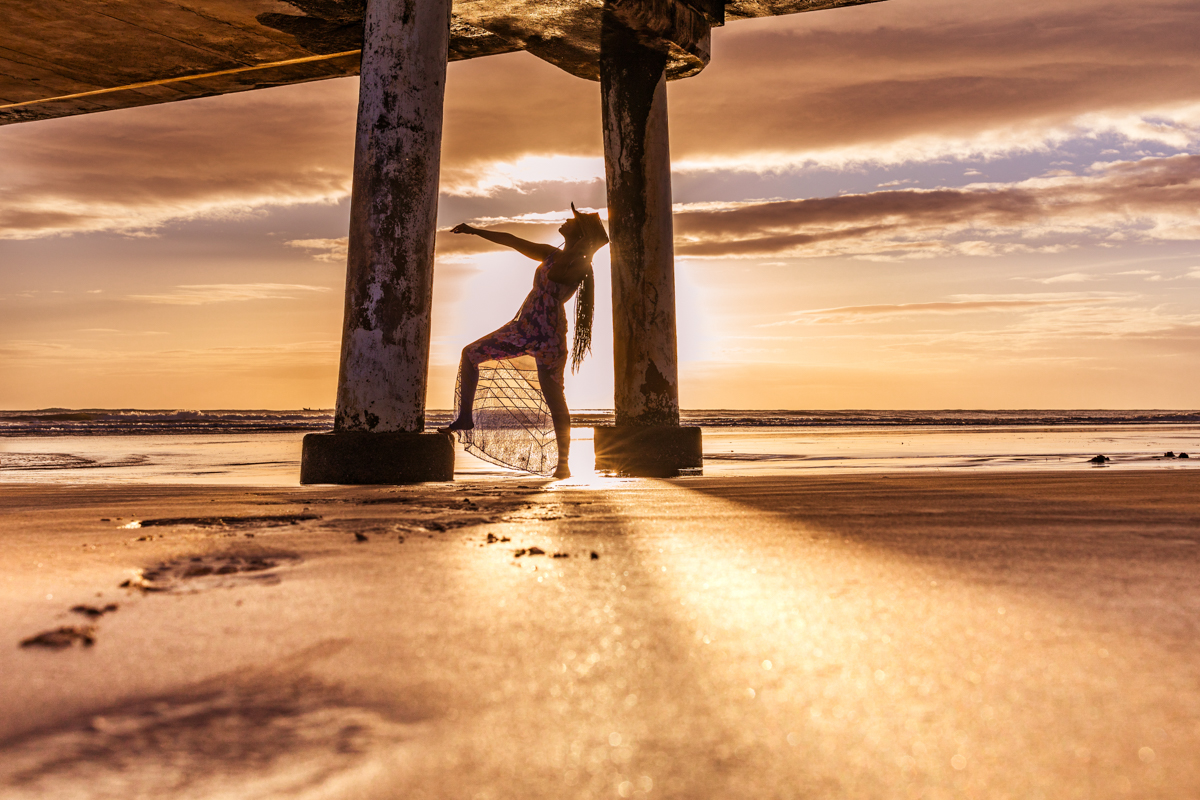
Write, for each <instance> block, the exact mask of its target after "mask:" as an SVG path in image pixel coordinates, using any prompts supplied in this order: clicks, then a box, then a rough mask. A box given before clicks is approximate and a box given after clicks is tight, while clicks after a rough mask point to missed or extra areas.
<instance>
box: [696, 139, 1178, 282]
mask: <svg viewBox="0 0 1200 800" xmlns="http://www.w3.org/2000/svg"><path fill="white" fill-rule="evenodd" d="M1197 207H1200V156H1192V155H1180V156H1171V157H1166V158H1147V159H1143V160H1140V161H1122V162H1113V163H1109V164H1103V165H1096V166H1095V167H1094V168H1093V169H1092V170H1091V171H1090V173H1089V174H1087V175H1082V176H1076V175H1069V176H1057V177H1040V178H1033V179H1030V180H1026V181H1019V182H1015V183H1006V184H1005V183H980V184H972V185H970V186H967V187H964V188H960V189H946V188H942V189H931V190H924V189H902V190H887V191H878V192H870V193H865V194H850V195H842V196H839V197H830V198H816V199H807V200H781V201H766V202H742V203H723V204H705V205H698V206H690V205H680V206H677V207H676V213H675V232H676V251H677V252H678V253H680V254H681V255H686V256H695V257H749V256H763V255H767V254H777V255H790V256H793V257H814V256H857V257H872V258H890V259H899V258H920V257H930V256H935V255H948V254H954V253H957V254H963V255H996V254H1000V253H1013V252H1035V251H1039V250H1040V251H1043V252H1046V251H1049V252H1054V251H1056V250H1061V249H1063V248H1065V247H1069V246H1073V244H1075V243H1076V242H1078V241H1080V240H1087V239H1094V238H1098V237H1102V236H1110V237H1111V236H1113V235H1114V234H1119V235H1120V236H1121V237H1122V238H1125V239H1127V240H1128V239H1141V240H1196V239H1200V220H1198V219H1197V217H1196V214H1195V209H1196V208H1197ZM1085 279H1088V276H1086V275H1083V274H1081V273H1070V274H1067V275H1061V276H1057V277H1054V278H1048V279H1045V280H1044V281H1043V282H1047V283H1058V282H1075V281H1080V280H1085Z"/></svg>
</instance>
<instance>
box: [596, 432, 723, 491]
mask: <svg viewBox="0 0 1200 800" xmlns="http://www.w3.org/2000/svg"><path fill="white" fill-rule="evenodd" d="M703 465H704V448H703V445H702V443H701V439H700V429H699V428H694V427H680V426H678V425H655V426H646V427H639V426H633V425H620V426H617V427H613V428H596V469H597V470H605V471H609V470H611V471H613V472H617V473H619V474H622V475H634V476H637V477H641V478H673V477H675V476H677V475H679V474H680V472H682V471H683V470H695V469H699V468H701V467H702V466H703Z"/></svg>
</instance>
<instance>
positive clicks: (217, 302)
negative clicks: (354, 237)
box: [0, 0, 1200, 409]
mask: <svg viewBox="0 0 1200 800" xmlns="http://www.w3.org/2000/svg"><path fill="white" fill-rule="evenodd" d="M1198 41H1200V3H1197V2H1195V0H1144V1H1143V2H1140V3H1137V4H1132V5H1131V4H1130V3H1128V2H1127V0H1120V2H1117V1H1116V0H1003V1H1002V2H1001V1H999V0H971V2H963V0H888V1H887V2H883V3H876V4H871V5H865V6H859V7H851V8H842V9H835V10H830V11H823V12H814V13H806V14H798V15H794V16H790V17H777V18H771V19H760V20H747V21H739V22H734V23H731V24H729V25H728V26H726V27H724V28H720V29H716V30H714V32H713V45H712V49H713V57H712V62H711V64H710V65H709V66H708V67H707V68H706V69H705V70H704V71H703V72H702V73H701V74H700V75H698V76H696V77H694V78H690V79H687V80H683V81H677V82H673V83H671V84H669V89H668V103H669V108H670V135H671V151H672V164H673V190H674V202H675V235H676V245H675V248H676V283H677V309H678V325H679V342H680V345H679V351H680V365H679V371H680V402H681V405H682V406H683V407H684V408H693V409H705V408H744V409H755V408H761V409H788V408H790V409H867V408H874V409H886V408H897V409H899V408H912V409H921V408H934V409H943V408H976V409H988V408H996V409H999V408H1142V409H1148V408H1188V409H1194V408H1196V407H1197V406H1198V405H1200V402H1198V400H1200V48H1198V47H1197V42H1198ZM357 86H358V84H357V79H354V78H345V79H337V80H330V81H323V82H318V83H311V84H304V85H299V86H289V87H280V88H275V89H268V90H260V91H255V92H247V93H243V94H238V95H228V96H224V97H213V98H205V99H200V100H191V101H186V102H181V103H172V104H166V105H160V106H153V107H148V108H139V109H130V110H123V111H111V112H105V113H101V114H93V115H85V116H81V117H73V118H67V119H60V120H50V121H44V122H34V123H25V124H17V125H10V126H6V127H3V128H0V375H2V376H3V377H2V378H0V408H7V409H27V408H48V407H62V408H188V409H205V408H300V407H310V408H331V407H332V405H333V402H334V394H335V390H336V380H337V358H338V342H339V337H340V334H341V323H342V292H343V285H344V280H345V248H346V244H345V236H346V231H347V226H348V197H349V192H350V171H351V160H352V153H353V136H354V114H355V102H356V92H357ZM572 200H574V201H575V203H576V204H578V205H580V206H581V207H588V208H595V209H603V206H604V182H603V158H602V142H601V131H600V98H599V86H598V84H595V83H591V82H588V81H584V80H581V79H578V78H574V77H572V76H570V75H567V74H566V73H564V72H561V71H559V70H558V69H556V68H555V67H553V66H551V65H549V64H547V63H545V62H542V61H540V60H538V59H537V58H535V57H534V56H531V55H529V54H527V53H512V54H508V55H503V56H493V57H488V58H481V59H475V60H471V61H464V62H456V63H454V64H451V65H450V67H449V75H448V79H447V94H446V110H445V131H444V140H443V152H442V189H441V197H440V201H439V225H440V226H441V227H442V228H443V232H442V233H441V234H439V239H438V247H437V256H436V267H435V288H434V308H433V343H432V353H431V364H430V385H429V395H428V406H429V407H430V408H432V409H441V408H449V407H450V406H451V405H452V399H453V398H452V391H453V381H454V369H455V365H456V363H457V360H458V353H459V351H460V350H461V348H462V346H463V345H464V344H466V343H467V342H470V341H472V340H473V339H475V338H478V337H479V336H481V335H483V334H484V333H487V332H488V331H490V330H492V329H493V328H495V327H497V326H499V325H500V324H503V323H504V322H506V321H507V320H508V319H510V318H511V317H512V315H513V313H514V312H515V310H516V308H517V307H518V306H519V304H520V302H521V299H522V298H523V297H524V295H525V294H526V292H528V290H529V286H530V283H531V280H532V267H533V266H534V264H533V262H531V261H529V260H527V259H524V258H522V257H521V256H519V255H517V254H515V253H512V252H510V251H502V250H499V249H497V248H494V247H491V246H489V245H487V244H486V243H485V242H482V241H481V240H478V239H474V238H466V237H460V236H452V235H450V234H449V233H448V232H446V231H448V229H449V228H450V227H452V226H453V225H454V224H456V223H458V222H462V221H467V222H471V223H472V224H476V225H482V226H496V227H499V228H501V229H504V230H509V231H511V232H513V233H516V234H518V235H520V236H524V237H526V238H532V239H537V240H542V241H549V242H553V243H557V242H558V238H557V235H556V233H555V229H556V228H557V227H558V224H559V223H560V222H561V220H562V219H563V218H564V215H565V213H566V210H567V206H568V203H569V202H571V201H572ZM596 266H597V319H596V335H595V340H594V351H595V355H594V356H593V357H592V358H591V359H590V360H589V361H588V362H587V363H586V364H585V366H584V368H583V369H581V370H580V372H579V374H578V375H569V376H568V382H567V397H568V401H569V402H570V404H571V406H572V407H573V408H577V409H584V408H606V407H611V405H612V355H611V347H612V338H611V313H610V305H609V303H610V295H609V283H608V261H607V250H604V251H601V253H600V254H599V255H598V256H597V259H596Z"/></svg>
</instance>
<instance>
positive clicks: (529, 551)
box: [513, 545, 546, 558]
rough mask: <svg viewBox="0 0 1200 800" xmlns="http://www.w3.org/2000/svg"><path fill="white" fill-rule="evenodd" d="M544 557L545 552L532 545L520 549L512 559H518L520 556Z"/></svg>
mask: <svg viewBox="0 0 1200 800" xmlns="http://www.w3.org/2000/svg"><path fill="white" fill-rule="evenodd" d="M544 555H546V551H545V550H543V549H542V548H540V547H538V546H537V545H534V546H533V547H522V548H521V549H520V550H518V551H516V552H515V553H513V558H520V557H521V556H544Z"/></svg>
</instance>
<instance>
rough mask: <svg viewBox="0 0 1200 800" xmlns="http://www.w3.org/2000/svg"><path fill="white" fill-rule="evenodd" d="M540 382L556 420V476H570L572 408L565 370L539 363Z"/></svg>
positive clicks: (552, 416)
mask: <svg viewBox="0 0 1200 800" xmlns="http://www.w3.org/2000/svg"><path fill="white" fill-rule="evenodd" d="M538 384H539V385H540V386H541V387H542V396H543V397H545V398H546V405H547V406H549V407H550V418H551V419H552V420H554V440H555V442H556V443H557V444H558V467H557V468H556V469H555V470H554V477H556V478H569V477H571V470H570V468H569V467H568V466H567V462H568V461H569V460H570V455H571V410H570V409H569V408H567V395H566V392H565V391H564V390H563V370H561V369H558V370H555V369H552V368H550V367H544V366H542V365H541V364H538Z"/></svg>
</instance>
